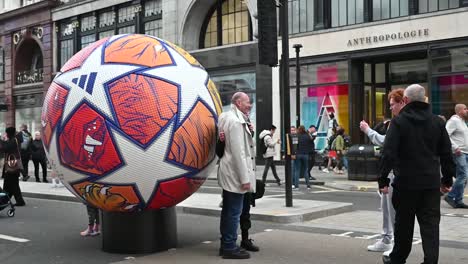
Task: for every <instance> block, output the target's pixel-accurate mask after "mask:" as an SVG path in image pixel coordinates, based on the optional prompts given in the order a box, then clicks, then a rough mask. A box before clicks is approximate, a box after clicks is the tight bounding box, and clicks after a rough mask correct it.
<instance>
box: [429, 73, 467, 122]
mask: <svg viewBox="0 0 468 264" xmlns="http://www.w3.org/2000/svg"><path fill="white" fill-rule="evenodd" d="M466 102H468V74H457V75H452V76H441V77H435V78H433V79H432V84H431V105H432V111H433V113H434V114H438V115H443V116H445V118H447V119H449V118H450V117H451V116H452V115H453V114H454V108H455V105H456V104H460V103H464V104H466Z"/></svg>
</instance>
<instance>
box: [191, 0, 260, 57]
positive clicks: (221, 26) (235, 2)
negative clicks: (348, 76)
mask: <svg viewBox="0 0 468 264" xmlns="http://www.w3.org/2000/svg"><path fill="white" fill-rule="evenodd" d="M212 10H213V11H212V12H211V13H210V16H209V17H208V18H207V19H206V21H205V24H204V31H203V32H204V34H203V37H202V41H201V42H200V45H201V46H202V47H203V48H209V47H214V46H218V45H227V44H234V43H241V42H246V41H249V40H252V32H251V31H252V30H251V21H250V15H249V11H248V8H247V5H246V4H245V2H244V1H241V0H224V1H223V2H222V5H221V8H218V6H217V4H216V6H214V7H213V8H212ZM215 21H216V22H215ZM219 21H221V23H218V22H219Z"/></svg>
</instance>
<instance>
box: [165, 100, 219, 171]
mask: <svg viewBox="0 0 468 264" xmlns="http://www.w3.org/2000/svg"><path fill="white" fill-rule="evenodd" d="M215 140H216V124H215V118H214V116H213V114H212V113H211V112H210V111H209V110H208V108H207V107H206V106H205V105H204V104H203V103H201V102H198V103H197V104H196V105H195V107H194V108H193V110H192V112H191V113H190V115H189V116H188V118H187V119H185V120H184V121H183V123H182V124H181V126H180V127H179V128H177V131H176V132H175V133H174V140H173V143H172V145H171V151H170V153H169V160H173V161H175V162H178V163H180V164H184V165H185V166H188V167H192V168H195V169H202V168H204V167H205V166H206V165H207V164H208V163H209V162H211V161H212V159H213V155H214V144H215Z"/></svg>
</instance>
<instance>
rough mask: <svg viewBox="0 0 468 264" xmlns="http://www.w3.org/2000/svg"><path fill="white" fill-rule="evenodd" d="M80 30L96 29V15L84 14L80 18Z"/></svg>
mask: <svg viewBox="0 0 468 264" xmlns="http://www.w3.org/2000/svg"><path fill="white" fill-rule="evenodd" d="M80 26H81V32H86V31H90V30H94V29H96V17H95V16H86V17H83V18H81V24H80Z"/></svg>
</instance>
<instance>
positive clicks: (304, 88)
mask: <svg viewBox="0 0 468 264" xmlns="http://www.w3.org/2000/svg"><path fill="white" fill-rule="evenodd" d="M290 72H291V73H290V77H291V80H292V82H291V83H290V98H291V108H290V109H291V122H292V124H291V125H295V123H296V121H295V120H296V104H299V105H300V111H301V112H300V117H301V120H300V123H301V124H303V125H305V126H306V127H309V126H310V125H315V126H316V127H317V129H318V136H317V140H316V148H317V149H322V148H324V147H325V144H326V138H327V131H328V121H329V119H330V114H331V113H334V115H335V117H336V119H337V121H338V124H339V125H340V126H342V127H343V128H344V129H345V130H346V131H348V129H349V109H348V107H349V90H348V88H349V85H348V83H347V82H348V63H347V62H346V61H339V62H330V63H322V64H310V65H302V66H301V82H300V84H301V88H300V91H299V93H300V95H299V100H300V101H299V102H296V85H295V82H296V80H295V67H291V68H290Z"/></svg>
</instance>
